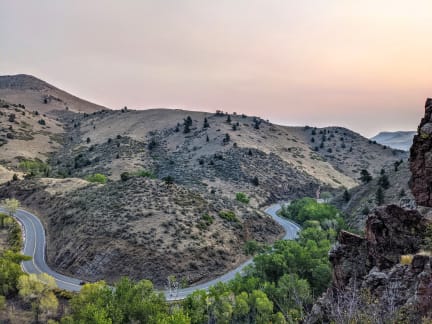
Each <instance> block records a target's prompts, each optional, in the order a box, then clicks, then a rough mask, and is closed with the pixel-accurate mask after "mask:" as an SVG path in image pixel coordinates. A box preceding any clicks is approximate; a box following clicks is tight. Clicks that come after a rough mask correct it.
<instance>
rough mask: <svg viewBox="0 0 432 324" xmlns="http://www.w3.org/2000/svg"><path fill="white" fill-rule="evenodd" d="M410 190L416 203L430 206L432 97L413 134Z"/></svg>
mask: <svg viewBox="0 0 432 324" xmlns="http://www.w3.org/2000/svg"><path fill="white" fill-rule="evenodd" d="M410 163H411V173H412V178H411V190H412V192H413V194H414V197H415V199H416V201H417V204H418V205H421V206H427V207H432V99H431V98H428V99H427V100H426V105H425V116H424V117H423V119H422V120H421V122H420V126H419V127H418V131H417V135H416V136H414V142H413V146H412V147H411V151H410Z"/></svg>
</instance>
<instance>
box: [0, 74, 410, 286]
mask: <svg viewBox="0 0 432 324" xmlns="http://www.w3.org/2000/svg"><path fill="white" fill-rule="evenodd" d="M5 80H6V81H5ZM12 81H13V82H12ZM0 84H2V86H0V88H1V89H6V90H7V91H6V90H5V92H3V94H5V93H6V94H7V93H9V92H10V91H15V92H14V93H15V96H6V98H8V102H9V104H10V105H9V106H8V107H5V108H1V109H3V110H2V111H3V112H4V114H3V115H2V116H0V117H1V118H2V123H4V128H5V129H9V127H10V126H12V128H13V130H14V132H16V133H14V136H12V137H13V138H9V139H7V140H8V142H7V143H6V144H5V145H4V146H3V147H2V148H0V149H2V152H4V153H3V154H2V161H0V171H1V170H4V177H3V178H5V179H7V177H9V178H10V180H11V181H10V183H8V184H5V185H4V186H2V187H0V199H1V198H5V197H11V196H15V197H17V198H19V199H20V200H21V201H22V203H23V206H24V207H27V208H30V209H32V210H34V211H35V213H37V215H39V216H40V217H41V218H42V219H43V221H44V224H45V228H46V231H47V236H48V250H47V251H48V262H49V263H50V265H51V266H53V267H54V268H55V269H56V270H59V271H62V272H65V273H69V274H71V275H73V274H76V275H79V276H80V277H82V278H83V279H91V280H93V279H99V278H106V279H108V280H111V279H115V278H117V277H118V276H119V275H129V276H132V277H134V278H149V279H152V280H154V281H155V282H156V283H157V284H158V285H161V284H162V283H163V281H164V280H165V279H166V276H167V275H170V274H175V275H177V276H179V277H184V278H186V279H187V281H188V282H189V283H194V282H197V281H200V280H204V279H208V278H211V277H214V276H216V275H217V274H220V273H222V272H225V271H227V270H229V269H232V268H234V267H235V266H236V265H237V264H238V263H239V262H241V261H242V260H244V259H245V258H246V255H245V254H244V250H243V248H244V245H245V243H246V242H247V241H249V240H256V241H260V242H263V243H264V242H267V243H268V242H272V241H273V240H275V239H276V238H277V237H279V235H280V234H281V229H280V228H279V226H277V225H276V224H275V223H274V222H273V221H272V220H271V219H270V218H269V217H267V216H265V215H264V214H263V213H262V212H261V209H262V207H263V206H265V205H268V204H270V203H273V202H275V201H279V200H282V201H286V200H289V199H294V198H300V197H304V196H312V197H313V196H315V193H316V191H317V189H318V188H319V187H321V190H322V191H331V192H338V191H340V190H341V188H343V187H347V188H351V187H354V186H356V185H357V184H358V179H357V178H358V177H359V172H360V171H361V170H362V169H367V170H369V172H371V173H372V174H373V175H376V174H377V173H379V170H381V169H382V168H383V167H385V166H386V165H392V164H393V163H394V162H395V161H398V160H399V159H400V158H401V156H404V154H405V153H403V152H400V151H396V150H391V149H388V148H384V147H383V146H381V145H379V144H374V143H372V142H371V141H369V140H368V139H366V138H364V137H362V136H360V135H359V134H356V133H354V132H351V131H349V130H347V129H343V128H338V127H329V128H324V129H315V128H311V127H287V126H279V125H274V124H271V123H269V122H266V121H264V120H262V119H260V118H259V117H250V116H246V115H240V114H230V115H228V114H225V113H222V112H217V113H214V112H211V113H206V112H191V111H182V110H169V109H152V110H144V111H135V110H129V109H123V110H121V111H120V110H119V111H113V110H98V111H94V110H96V109H97V108H98V107H97V106H89V107H90V108H89V110H86V112H85V113H76V112H74V110H75V111H77V110H80V109H78V108H76V107H81V106H79V105H77V106H75V108H74V109H72V108H73V107H72V106H69V105H70V103H71V102H73V100H72V99H73V98H70V97H67V96H66V97H62V96H60V94H59V93H58V92H56V93H51V92H50V91H60V90H58V89H55V88H54V87H52V86H49V85H47V84H46V83H44V82H43V81H40V80H37V79H36V80H35V79H34V78H32V77H28V76H17V77H5V78H2V81H1V82H0ZM8 91H9V92H8ZM46 92H50V93H51V95H52V96H53V97H56V98H60V99H61V100H60V101H59V100H56V99H54V98H49V97H44V95H45V94H46ZM0 98H4V97H2V92H1V91H0ZM29 98H30V99H31V100H30V99H29ZM45 98H49V99H48V100H47V103H44V99H45ZM26 100H29V101H26ZM41 100H42V101H41ZM76 100H77V101H76V102H77V103H83V101H79V99H76ZM23 104H24V105H25V108H24V107H23ZM13 105H15V106H13ZM41 105H42V106H41ZM66 105H67V106H68V107H69V109H68V110H66V108H65V107H66ZM83 105H84V103H83ZM41 107H42V108H47V110H44V111H48V109H57V108H59V107H60V108H61V109H60V110H57V111H56V113H55V114H54V113H52V111H51V110H50V112H49V113H48V112H47V113H46V114H44V113H43V112H42V111H43V110H42V108H41ZM50 107H51V108H50ZM92 109H94V110H92ZM33 111H39V114H37V113H33ZM29 112H30V113H29ZM12 113H15V114H16V116H15V117H14V121H13V122H9V118H10V115H11V114H12ZM45 115H46V116H45ZM28 118H30V119H28ZM41 119H43V120H44V122H41V121H40V120H41ZM27 124H29V125H30V126H27ZM31 136H32V137H34V138H35V139H31ZM36 136H38V137H36ZM41 136H43V137H41ZM6 137H7V133H6ZM312 139H313V140H312ZM321 144H322V145H321ZM317 146H318V147H317ZM6 148H7V150H5V149H6ZM29 159H30V160H31V161H30V162H28V161H27V162H25V163H24V164H22V163H20V162H22V161H23V160H29ZM19 171H22V172H25V173H26V174H27V175H28V177H27V178H29V179H24V180H14V181H12V174H13V173H16V172H19ZM96 173H101V174H103V175H106V176H107V177H108V181H107V183H105V184H100V185H94V184H90V183H89V182H87V181H86V180H85V179H86V178H87V177H88V176H91V175H94V174H96ZM0 178H1V177H0ZM238 193H245V194H246V195H247V196H248V197H249V198H250V199H249V202H248V203H241V202H239V201H237V200H236V195H237V194H238ZM230 212H233V213H234V214H232V213H230ZM232 215H235V217H234V218H233V216H232Z"/></svg>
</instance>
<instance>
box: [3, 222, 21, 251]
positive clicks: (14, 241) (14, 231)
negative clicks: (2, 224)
mask: <svg viewBox="0 0 432 324" xmlns="http://www.w3.org/2000/svg"><path fill="white" fill-rule="evenodd" d="M6 223H7V224H8V236H7V242H8V245H9V246H10V249H11V250H12V251H13V252H16V253H18V252H19V251H21V248H22V244H23V241H22V233H21V227H20V226H19V224H18V223H17V221H15V220H14V219H13V218H12V217H9V216H8V217H7V218H6Z"/></svg>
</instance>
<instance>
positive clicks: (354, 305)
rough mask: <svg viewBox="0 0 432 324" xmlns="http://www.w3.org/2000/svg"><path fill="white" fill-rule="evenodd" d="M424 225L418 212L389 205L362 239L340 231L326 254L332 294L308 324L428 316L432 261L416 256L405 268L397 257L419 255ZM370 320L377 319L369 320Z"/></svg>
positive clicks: (431, 299) (322, 300)
mask: <svg viewBox="0 0 432 324" xmlns="http://www.w3.org/2000/svg"><path fill="white" fill-rule="evenodd" d="M428 224H429V221H428V220H427V219H426V218H425V217H423V216H422V215H421V214H420V213H419V212H418V211H416V210H405V209H403V208H401V207H399V206H395V205H389V206H385V207H381V208H377V209H376V210H374V211H373V212H372V214H371V215H369V218H368V220H367V223H366V230H365V237H361V236H359V235H356V234H352V233H349V232H345V231H342V232H341V233H340V235H339V238H338V245H336V246H335V247H334V248H333V250H332V251H331V252H330V261H331V263H332V265H333V284H332V288H330V289H329V290H328V292H327V293H326V294H324V296H323V297H321V298H320V299H319V300H318V302H317V303H316V304H315V305H314V307H313V310H312V313H311V315H310V317H309V319H308V321H307V322H308V323H322V322H324V323H325V322H332V321H335V322H336V323H345V322H359V321H366V322H368V320H372V322H373V323H375V322H376V323H380V322H386V321H390V322H392V321H396V320H401V319H402V317H401V316H408V317H407V318H408V319H409V322H412V321H415V320H416V319H418V318H421V316H425V315H427V314H428V312H429V311H430V310H432V271H431V262H432V258H431V257H430V256H429V255H428V254H416V255H414V257H413V259H412V263H411V264H407V265H403V264H400V257H401V255H411V254H415V253H417V252H418V251H419V249H420V246H421V244H422V238H423V234H424V232H425V229H426V226H428ZM365 296H368V297H367V298H366V297H365ZM373 314H375V315H376V316H378V318H375V319H374V318H372V317H371V318H368V317H367V316H369V315H371V316H372V315H373ZM365 316H366V317H365ZM416 316H417V317H416Z"/></svg>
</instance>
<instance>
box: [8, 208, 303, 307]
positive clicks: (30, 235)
mask: <svg viewBox="0 0 432 324" xmlns="http://www.w3.org/2000/svg"><path fill="white" fill-rule="evenodd" d="M280 208H281V204H274V205H272V206H270V207H268V208H267V209H266V210H265V212H266V213H267V214H268V215H269V216H271V217H272V218H273V219H274V220H275V221H276V222H277V223H278V224H279V225H281V226H282V227H283V229H284V230H285V235H284V237H283V239H284V240H293V239H295V238H296V237H297V235H298V232H299V231H300V226H299V225H297V224H295V223H294V222H291V221H289V220H287V219H284V218H281V217H279V216H277V214H276V212H277V211H278V210H279V209H280ZM0 212H5V209H4V208H1V207H0ZM14 217H15V218H16V219H17V220H18V222H19V223H20V224H21V226H22V228H23V236H24V248H23V253H24V254H25V255H28V256H30V257H32V259H31V260H30V261H24V262H22V268H23V270H24V271H25V272H27V273H35V274H38V273H47V274H49V275H50V276H52V277H54V279H55V280H56V282H57V285H58V287H59V288H61V289H64V290H69V291H79V290H80V289H81V286H80V282H81V280H79V279H75V278H71V277H68V276H65V275H62V274H60V273H57V272H55V271H53V270H51V269H50V268H49V267H48V265H47V264H46V262H45V249H46V241H45V230H44V227H43V225H42V223H41V221H40V220H39V218H38V217H37V216H35V215H33V214H31V213H29V212H27V211H25V210H22V209H19V210H18V211H17V212H16V213H15V215H14ZM252 262H253V260H252V259H250V260H248V261H246V262H244V263H242V264H241V265H240V266H238V267H237V268H235V269H233V270H231V271H229V272H228V273H226V274H224V275H222V276H220V277H218V278H215V279H213V280H210V281H207V282H205V283H202V284H199V285H194V286H190V287H188V288H183V289H178V290H176V291H164V294H165V296H166V298H167V300H179V299H184V298H185V297H186V296H188V295H189V294H191V293H193V292H194V291H196V290H200V289H204V290H206V289H208V288H209V287H211V286H213V285H215V284H216V283H218V282H227V281H229V280H232V279H233V278H234V277H235V276H236V274H238V273H239V274H242V272H243V270H244V268H245V267H246V266H248V265H250V264H251V263H252Z"/></svg>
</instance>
